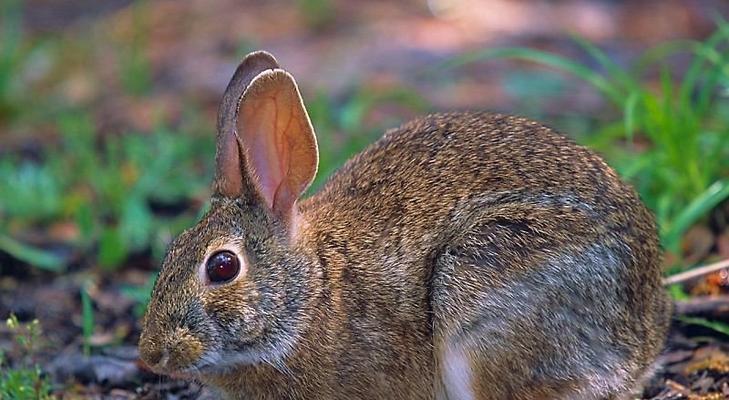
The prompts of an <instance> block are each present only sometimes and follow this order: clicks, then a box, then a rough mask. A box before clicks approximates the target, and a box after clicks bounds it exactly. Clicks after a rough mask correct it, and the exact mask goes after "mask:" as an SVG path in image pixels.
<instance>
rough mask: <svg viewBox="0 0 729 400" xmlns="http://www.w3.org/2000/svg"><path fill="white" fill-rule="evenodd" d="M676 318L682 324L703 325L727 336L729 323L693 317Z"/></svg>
mask: <svg viewBox="0 0 729 400" xmlns="http://www.w3.org/2000/svg"><path fill="white" fill-rule="evenodd" d="M678 320H679V321H681V322H683V323H684V324H689V325H697V326H703V327H704V328H709V329H711V330H713V331H716V332H719V333H722V334H724V335H727V336H729V325H728V324H726V323H724V322H720V321H711V320H708V319H704V318H695V317H679V318H678Z"/></svg>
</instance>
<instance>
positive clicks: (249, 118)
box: [139, 51, 672, 400]
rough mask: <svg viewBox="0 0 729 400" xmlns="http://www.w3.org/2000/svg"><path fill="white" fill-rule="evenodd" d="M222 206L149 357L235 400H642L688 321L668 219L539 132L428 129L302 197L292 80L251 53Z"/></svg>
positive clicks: (181, 278) (179, 281)
mask: <svg viewBox="0 0 729 400" xmlns="http://www.w3.org/2000/svg"><path fill="white" fill-rule="evenodd" d="M216 140H217V148H216V158H215V163H216V168H215V177H214V182H213V187H212V189H213V194H212V199H211V203H210V209H209V211H208V212H207V213H206V214H205V215H204V216H203V217H202V219H201V221H200V222H199V223H197V225H195V226H194V227H192V228H191V229H188V230H186V231H185V232H183V233H182V234H180V235H179V237H177V238H176V239H175V240H174V241H173V243H172V244H171V245H170V248H169V250H168V252H167V254H166V257H165V259H164V261H163V263H162V268H161V271H160V274H159V277H158V279H157V282H156V284H155V287H154V290H153V294H152V298H151V300H150V303H149V308H148V310H147V312H146V315H145V317H144V320H143V322H142V333H141V336H140V342H139V349H140V357H141V359H142V361H143V362H144V363H145V364H146V365H147V366H149V368H151V369H152V370H153V371H156V372H158V373H161V374H168V375H172V376H176V377H185V378H190V379H196V380H198V381H200V382H202V383H204V384H206V385H209V386H210V387H211V388H213V390H217V391H218V392H219V393H220V396H222V397H224V398H228V399H346V400H354V399H442V400H445V399H450V400H453V399H462V400H477V399H478V400H483V399H489V400H497V399H523V400H526V399H540V400H543V399H626V398H628V397H629V396H630V395H631V394H632V393H633V391H634V390H636V389H639V387H640V385H641V383H642V382H643V381H644V379H646V377H648V376H649V374H650V373H651V371H653V370H654V366H655V364H656V363H655V359H656V358H657V354H658V353H659V352H660V350H661V348H662V346H663V344H664V341H665V337H666V334H667V329H668V325H669V321H670V317H671V312H672V309H671V307H672V306H671V302H670V300H669V297H668V296H667V294H666V292H665V290H663V288H662V285H661V274H662V272H661V267H660V265H661V262H660V261H661V259H660V258H661V255H660V249H659V244H658V240H657V237H656V236H657V235H656V226H655V223H654V219H653V217H652V215H651V213H650V212H649V211H648V210H647V209H646V207H644V206H643V205H642V203H641V201H640V200H639V198H638V196H637V194H636V193H635V191H634V190H633V189H632V188H631V187H630V186H628V185H627V184H625V183H623V182H622V181H621V180H620V179H619V177H618V176H617V174H616V173H615V172H614V171H613V170H612V169H611V168H610V167H608V166H607V165H606V164H605V162H603V161H602V160H601V158H600V157H599V156H597V155H596V154H595V153H593V152H592V151H590V150H588V149H586V148H583V147H581V146H578V145H576V144H574V143H573V142H572V141H570V140H569V139H566V138H565V137H563V136H561V135H559V134H557V133H555V132H554V131H553V130H551V129H550V128H547V127H545V126H543V125H540V124H539V123H537V122H533V121H530V120H527V119H524V118H520V117H514V116H507V115H501V114H493V113H485V112H462V113H445V114H435V115H429V116H426V117H424V118H421V119H416V120H414V121H412V122H409V123H406V124H404V125H402V126H401V127H400V128H397V129H394V130H390V131H388V132H386V133H385V134H384V136H383V137H382V138H381V139H379V140H378V141H376V142H375V143H374V144H372V145H371V146H369V147H368V148H367V149H365V150H364V151H362V152H361V153H359V154H358V155H356V156H355V157H354V158H352V159H351V160H349V161H348V162H347V163H346V164H345V165H344V166H343V167H342V168H341V169H339V170H338V171H337V172H336V173H334V175H333V176H331V177H330V178H329V180H328V181H327V182H326V183H325V185H324V186H323V187H322V188H321V190H320V191H319V192H318V193H316V194H314V195H312V196H310V197H308V198H303V197H302V194H303V193H305V191H306V190H307V188H308V187H309V185H310V184H311V182H312V180H313V179H314V177H315V175H316V172H317V168H318V150H317V139H316V136H315V134H314V130H313V128H312V124H311V122H310V119H309V117H308V115H307V112H306V109H305V108H304V104H303V101H302V98H301V95H300V93H299V89H298V88H297V85H296V83H295V81H294V79H293V77H292V76H291V75H290V74H289V73H288V72H286V71H285V70H283V69H281V68H280V67H279V65H278V63H277V61H276V60H275V59H274V57H273V56H272V55H270V54H268V53H266V52H263V51H259V52H255V53H251V54H249V55H248V56H246V57H245V58H244V59H243V61H242V63H241V64H240V66H239V67H238V69H237V70H236V71H235V74H234V76H233V78H232V80H231V82H230V84H229V85H228V87H227V89H226V90H225V93H224V95H223V98H222V102H221V104H220V108H219V115H218V121H217V136H216Z"/></svg>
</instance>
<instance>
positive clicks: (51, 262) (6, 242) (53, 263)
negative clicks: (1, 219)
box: [0, 233, 65, 272]
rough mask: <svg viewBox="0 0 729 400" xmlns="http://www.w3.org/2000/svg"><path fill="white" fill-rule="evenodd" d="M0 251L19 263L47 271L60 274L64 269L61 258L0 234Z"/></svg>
mask: <svg viewBox="0 0 729 400" xmlns="http://www.w3.org/2000/svg"><path fill="white" fill-rule="evenodd" d="M0 250H2V251H4V252H6V253H8V254H10V255H11V256H12V257H14V258H17V259H18V260H20V261H23V262H25V263H28V264H30V265H32V266H34V267H38V268H42V269H45V270H48V271H53V272H61V271H63V269H64V267H65V265H64V260H63V259H62V258H61V257H59V256H56V255H55V254H53V253H50V252H47V251H43V250H41V249H38V248H35V247H33V246H30V245H27V244H25V243H22V242H19V241H17V240H15V239H13V238H11V237H10V236H6V235H4V234H2V233H0Z"/></svg>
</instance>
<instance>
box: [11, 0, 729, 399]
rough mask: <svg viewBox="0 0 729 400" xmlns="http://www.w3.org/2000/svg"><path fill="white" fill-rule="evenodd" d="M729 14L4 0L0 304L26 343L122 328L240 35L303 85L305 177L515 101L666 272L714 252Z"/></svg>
mask: <svg viewBox="0 0 729 400" xmlns="http://www.w3.org/2000/svg"><path fill="white" fill-rule="evenodd" d="M728 11H729V7H728V6H727V4H726V2H722V1H696V2H692V1H645V2H631V1H608V0H605V1H597V0H593V1H588V0H584V1H576V0H574V1H564V2H558V1H531V2H530V1H517V0H493V1H474V0H462V1H458V0H451V1H447V0H431V1H400V2H389V1H364V0H360V1H335V0H297V1H290V2H283V1H268V2H253V1H244V2H237V1H212V2H206V1H190V2H174V1H123V0H111V1H90V0H72V1H64V2H58V1H57V2H52V1H41V0H27V1H21V0H4V1H2V2H1V3H0V317H3V318H5V317H6V316H9V315H10V314H11V313H13V315H16V316H17V318H18V320H19V321H16V325H18V324H22V323H23V322H24V321H31V320H33V319H36V318H37V319H39V320H40V322H41V324H42V325H43V326H45V329H44V330H45V332H46V333H45V334H44V336H45V339H44V340H46V341H47V342H49V343H51V344H52V345H56V346H73V345H76V346H77V347H79V348H83V349H84V350H85V352H86V353H87V354H89V353H93V352H94V349H95V348H100V347H104V346H114V345H120V344H124V343H126V344H129V343H134V342H135V341H136V335H137V334H138V322H137V320H138V317H139V316H140V315H141V314H142V313H143V311H144V307H145V304H146V300H147V298H148V295H149V291H150V289H151V285H152V283H153V279H154V276H155V273H156V269H157V266H158V264H159V262H160V260H161V257H162V256H163V254H164V251H165V248H166V246H167V245H168V244H169V242H170V240H171V239H172V238H174V237H175V235H176V234H178V233H179V232H180V231H181V230H183V229H185V228H186V227H188V226H190V225H192V224H193V223H194V222H195V220H196V219H197V218H198V217H199V215H200V214H201V212H202V211H203V210H204V209H205V207H206V201H207V198H208V195H209V184H210V181H211V175H212V166H213V156H214V145H213V136H214V120H215V113H216V106H217V101H218V99H219V97H220V95H221V94H222V91H223V89H224V88H225V85H226V84H227V81H228V79H229V78H230V76H231V74H232V72H233V71H234V69H235V67H236V65H237V62H238V61H239V60H240V59H241V58H242V56H243V55H245V54H246V53H247V52H248V51H251V50H256V49H266V50H268V51H270V52H272V53H273V54H274V55H276V57H277V58H278V60H279V62H280V63H281V64H282V65H283V66H284V67H285V68H286V69H288V70H289V71H290V72H292V74H293V75H294V76H295V77H296V78H297V80H298V82H299V85H300V86H301V89H302V93H303V97H304V100H305V103H306V104H307V107H308V110H309V113H310V116H311V119H312V121H313V123H314V127H315V129H316V131H317V134H318V136H319V143H320V146H321V148H320V152H321V165H320V168H319V171H320V174H319V176H318V177H317V180H316V182H315V184H314V186H313V188H312V191H315V190H316V188H317V187H319V186H320V185H321V184H322V183H323V182H324V180H325V179H326V177H327V176H328V175H329V174H330V173H331V172H332V171H333V170H335V169H336V168H337V167H338V166H339V165H341V164H342V163H343V162H344V161H345V160H346V159H347V158H349V157H350V156H351V155H352V154H354V153H356V152H358V151H359V150H360V149H362V148H363V147H364V146H366V145H367V144H368V143H370V142H372V141H373V140H375V139H376V138H377V137H379V135H381V133H382V132H383V131H384V130H385V129H387V128H391V127H395V126H397V125H398V124H399V123H400V122H403V121H405V120H407V119H410V118H412V117H414V116H417V115H421V114H425V113H427V112H435V111H449V110H466V109H471V110H481V109H487V110H493V111H501V112H507V113H511V114H521V115H527V116H530V117H532V118H535V119H538V120H540V121H543V122H545V123H546V124H548V125H551V126H553V127H555V128H557V129H558V130H560V131H562V132H565V133H566V134H568V135H570V136H572V137H573V138H575V139H576V140H577V141H578V142H580V143H582V144H585V145H587V146H589V147H591V148H594V149H595V150H597V151H598V152H600V153H601V154H602V155H604V156H605V157H606V159H607V160H608V162H609V163H610V164H611V165H612V166H613V167H614V168H615V169H616V170H617V171H618V172H619V173H620V174H621V175H622V176H623V177H625V179H627V180H628V181H630V182H631V183H632V184H633V185H635V187H636V188H637V189H638V191H639V192H640V194H641V197H642V198H643V200H644V201H645V202H646V204H647V205H648V206H649V207H650V208H651V209H652V210H653V211H654V213H655V214H656V217H657V219H658V222H659V225H660V234H661V240H662V243H663V246H664V247H665V249H666V254H667V255H666V260H665V267H666V273H667V274H670V273H674V272H678V271H680V270H683V269H686V268H690V267H692V266H694V265H696V264H699V263H705V262H710V261H714V260H718V259H723V258H729V230H728V229H727V225H728V224H729V205H728V204H729V203H728V202H727V198H729V51H728V50H729V23H727V22H726V21H725V20H724V17H725V16H727V15H729V13H728ZM702 285H703V286H702ZM702 285H695V286H691V287H685V286H677V287H674V288H673V289H672V291H673V293H674V295H675V296H676V297H677V298H684V297H686V296H689V295H698V294H707V293H709V294H717V293H722V292H725V291H726V282H725V281H722V280H721V279H719V280H714V281H710V280H709V281H706V282H703V283H702ZM11 325H12V324H8V328H7V329H5V330H4V331H0V333H2V336H1V337H2V338H3V339H0V344H4V345H5V346H4V347H5V350H4V352H3V353H5V354H6V355H5V356H4V358H3V357H2V356H0V361H2V360H3V359H4V360H5V361H4V363H5V364H6V366H7V365H11V364H12V365H21V364H22V365H35V364H36V363H38V362H41V363H42V362H45V361H47V360H49V359H51V358H52V355H53V351H51V350H48V349H46V350H44V351H37V352H35V353H34V354H35V355H34V356H33V357H34V360H24V359H23V358H24V357H20V356H18V355H17V354H15V355H14V352H15V353H17V352H19V350H17V344H12V342H13V341H14V340H15V339H13V338H14V337H15V336H14V335H17V329H11V328H10V326H11ZM28 335H30V334H29V333H28V332H25V333H23V334H22V335H21V336H24V337H27V336H28ZM31 336H32V335H31ZM46 347H48V346H46ZM50 347H53V346H50ZM25 353H26V354H27V353H31V352H30V351H29V350H25ZM26 372H28V373H29V374H30V375H29V376H40V375H37V374H36V371H35V370H34V369H33V368H30V369H28V370H26ZM34 374H36V375H34ZM18 379H21V378H18ZM22 379H25V378H22ZM2 387H3V386H2V384H0V393H2V390H4V389H2ZM6 393H9V392H6Z"/></svg>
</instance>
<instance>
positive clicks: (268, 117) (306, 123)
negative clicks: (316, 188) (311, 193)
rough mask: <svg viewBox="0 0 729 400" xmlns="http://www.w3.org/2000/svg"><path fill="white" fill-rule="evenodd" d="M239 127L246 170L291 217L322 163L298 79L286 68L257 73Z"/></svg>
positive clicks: (267, 199)
mask: <svg viewBox="0 0 729 400" xmlns="http://www.w3.org/2000/svg"><path fill="white" fill-rule="evenodd" d="M236 126H237V128H238V129H237V131H238V134H239V135H240V138H241V140H242V144H243V149H244V154H245V159H246V163H245V164H246V167H247V168H248V171H247V172H248V174H247V175H248V176H249V177H250V179H251V180H252V181H253V182H254V184H255V186H256V188H257V189H258V191H259V193H260V194H261V196H262V198H263V200H265V202H266V203H267V205H268V206H269V207H270V208H271V210H273V211H274V213H275V214H276V215H278V216H280V217H283V218H285V219H288V218H289V217H290V216H291V213H292V211H293V209H294V203H295V202H296V200H297V199H298V198H299V196H301V194H302V193H303V192H304V191H305V190H306V188H307V187H308V186H309V184H311V181H312V180H313V179H314V176H315V175H316V169H317V165H318V163H319V152H318V150H317V144H316V136H315V135H314V129H313V128H312V126H311V121H310V120H309V115H308V114H307V113H306V109H305V108H304V103H303V101H302V99H301V95H300V94H299V89H298V87H297V86H296V82H295V81H294V78H293V77H292V76H291V75H290V74H289V73H288V72H286V71H284V70H281V69H275V70H270V71H264V72H262V73H261V74H259V75H258V76H256V77H255V78H254V79H253V81H252V82H251V84H250V85H249V86H248V88H247V89H246V91H245V93H244V94H243V98H241V101H240V105H239V109H238V123H237V125H236Z"/></svg>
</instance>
